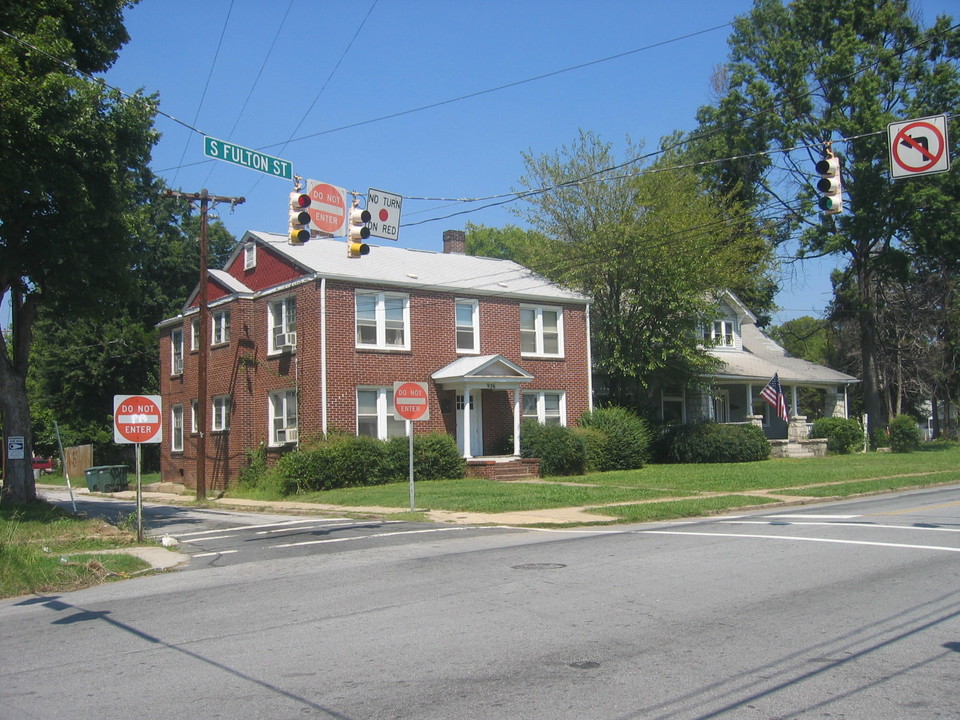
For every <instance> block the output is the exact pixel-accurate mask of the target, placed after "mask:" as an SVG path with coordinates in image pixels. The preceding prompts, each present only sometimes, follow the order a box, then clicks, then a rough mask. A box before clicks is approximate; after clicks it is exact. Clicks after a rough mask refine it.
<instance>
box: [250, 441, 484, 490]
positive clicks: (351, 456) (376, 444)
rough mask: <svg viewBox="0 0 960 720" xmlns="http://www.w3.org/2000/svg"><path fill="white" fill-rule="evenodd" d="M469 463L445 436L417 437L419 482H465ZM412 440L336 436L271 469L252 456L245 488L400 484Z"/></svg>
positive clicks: (415, 469)
mask: <svg viewBox="0 0 960 720" xmlns="http://www.w3.org/2000/svg"><path fill="white" fill-rule="evenodd" d="M465 467H466V465H465V462H464V460H463V458H462V457H460V451H459V450H458V449H457V443H456V441H455V440H454V439H453V438H452V437H450V436H449V435H447V434H446V433H431V434H429V435H416V436H414V439H413V472H414V476H415V477H416V478H417V479H418V480H441V479H447V478H461V477H463V474H464V470H465ZM409 468H410V440H409V438H406V437H398V438H393V439H391V440H387V441H382V440H376V439H374V438H369V437H365V436H354V435H342V436H333V437H331V438H329V439H327V440H325V441H322V442H320V443H319V444H317V445H316V446H314V447H310V448H307V449H301V450H297V451H294V452H290V453H287V454H286V455H284V456H283V457H281V458H280V459H279V460H278V461H277V462H276V464H274V465H273V466H272V467H267V466H266V462H264V461H263V459H262V458H260V457H255V458H252V460H251V464H250V468H249V469H248V470H247V471H246V472H244V473H243V474H242V475H241V479H240V484H241V486H242V487H247V488H257V489H260V490H265V491H268V492H271V493H277V494H280V495H293V494H296V493H306V492H316V491H320V490H333V489H335V488H343V487H358V486H363V485H383V484H385V483H389V482H401V481H403V480H405V479H406V478H407V477H409V472H410V470H409Z"/></svg>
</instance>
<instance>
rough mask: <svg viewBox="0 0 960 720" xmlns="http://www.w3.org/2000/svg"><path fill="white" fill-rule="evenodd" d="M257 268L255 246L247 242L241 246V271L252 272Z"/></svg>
mask: <svg viewBox="0 0 960 720" xmlns="http://www.w3.org/2000/svg"><path fill="white" fill-rule="evenodd" d="M256 266H257V244H256V243H254V242H248V243H246V244H245V245H244V246H243V269H244V270H253V269H254V268H255V267H256Z"/></svg>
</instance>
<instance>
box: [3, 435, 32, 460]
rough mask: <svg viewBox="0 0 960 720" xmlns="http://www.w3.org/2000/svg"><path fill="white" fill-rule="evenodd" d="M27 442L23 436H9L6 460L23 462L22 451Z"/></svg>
mask: <svg viewBox="0 0 960 720" xmlns="http://www.w3.org/2000/svg"><path fill="white" fill-rule="evenodd" d="M26 446H27V441H26V439H25V438H24V437H23V435H11V436H10V437H8V438H7V460H23V451H24V448H25V447H26Z"/></svg>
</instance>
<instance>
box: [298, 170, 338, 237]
mask: <svg viewBox="0 0 960 720" xmlns="http://www.w3.org/2000/svg"><path fill="white" fill-rule="evenodd" d="M307 194H309V195H310V207H309V208H307V211H308V212H309V213H310V222H311V224H312V225H313V227H314V228H315V229H317V230H319V231H320V233H321V234H322V235H326V236H327V237H342V236H344V235H346V234H347V191H346V190H344V189H343V188H342V187H337V186H336V185H330V184H328V183H322V182H320V181H319V180H307Z"/></svg>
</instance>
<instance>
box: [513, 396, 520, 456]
mask: <svg viewBox="0 0 960 720" xmlns="http://www.w3.org/2000/svg"><path fill="white" fill-rule="evenodd" d="M513 454H514V455H516V456H517V457H520V388H514V389H513Z"/></svg>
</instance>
